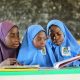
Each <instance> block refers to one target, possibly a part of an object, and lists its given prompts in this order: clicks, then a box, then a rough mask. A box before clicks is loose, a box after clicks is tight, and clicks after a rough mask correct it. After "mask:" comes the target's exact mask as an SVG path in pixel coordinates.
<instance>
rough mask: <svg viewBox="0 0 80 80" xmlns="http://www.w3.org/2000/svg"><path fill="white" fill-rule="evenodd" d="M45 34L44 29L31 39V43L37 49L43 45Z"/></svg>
mask: <svg viewBox="0 0 80 80" xmlns="http://www.w3.org/2000/svg"><path fill="white" fill-rule="evenodd" d="M45 42H46V34H45V32H44V31H41V32H39V33H38V34H37V35H36V37H35V38H34V40H33V44H34V46H35V47H36V48H38V49H43V48H44V47H45Z"/></svg>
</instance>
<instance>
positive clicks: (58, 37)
mask: <svg viewBox="0 0 80 80" xmlns="http://www.w3.org/2000/svg"><path fill="white" fill-rule="evenodd" d="M49 33H50V37H51V40H52V41H53V43H55V44H56V45H61V44H62V42H63V40H64V37H63V33H62V31H61V30H60V28H58V27H57V26H55V25H52V26H51V28H50V30H49Z"/></svg>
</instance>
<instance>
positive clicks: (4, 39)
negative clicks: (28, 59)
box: [0, 20, 20, 66]
mask: <svg viewBox="0 0 80 80" xmlns="http://www.w3.org/2000/svg"><path fill="white" fill-rule="evenodd" d="M19 41H20V40H19V30H18V27H17V26H16V25H15V24H13V23H12V22H11V21H8V20H7V21H3V22H2V23H0V66H5V65H11V64H15V63H16V57H17V54H18V50H19Z"/></svg>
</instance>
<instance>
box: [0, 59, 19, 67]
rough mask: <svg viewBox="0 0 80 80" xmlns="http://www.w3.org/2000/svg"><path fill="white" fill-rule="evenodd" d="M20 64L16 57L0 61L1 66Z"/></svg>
mask: <svg viewBox="0 0 80 80" xmlns="http://www.w3.org/2000/svg"><path fill="white" fill-rule="evenodd" d="M15 64H16V65H19V64H18V62H17V60H16V59H15V58H8V59H6V60H4V61H3V62H1V63H0V66H10V65H15Z"/></svg>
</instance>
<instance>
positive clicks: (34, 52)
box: [17, 25, 54, 67]
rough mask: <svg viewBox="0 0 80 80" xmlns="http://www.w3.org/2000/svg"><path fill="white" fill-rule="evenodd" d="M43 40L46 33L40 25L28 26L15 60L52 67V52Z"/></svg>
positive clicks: (23, 63)
mask: <svg viewBox="0 0 80 80" xmlns="http://www.w3.org/2000/svg"><path fill="white" fill-rule="evenodd" d="M45 41H46V34H45V31H44V29H43V28H42V26H40V25H31V26H29V28H28V29H27V31H26V33H25V35H24V38H23V41H22V46H21V49H20V51H19V55H18V58H17V61H18V62H19V63H20V64H22V65H39V66H40V67H52V66H53V64H54V56H53V54H52V53H53V52H52V50H51V48H49V46H48V44H45V43H46V42H45Z"/></svg>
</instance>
